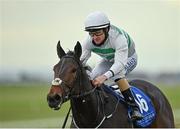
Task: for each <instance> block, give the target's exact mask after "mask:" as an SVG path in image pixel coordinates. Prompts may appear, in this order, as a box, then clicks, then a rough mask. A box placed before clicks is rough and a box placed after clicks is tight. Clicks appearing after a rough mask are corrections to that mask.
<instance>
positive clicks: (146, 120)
mask: <svg viewBox="0 0 180 129" xmlns="http://www.w3.org/2000/svg"><path fill="white" fill-rule="evenodd" d="M104 90H105V91H106V92H109V93H111V94H113V95H114V96H115V97H116V98H118V99H119V100H120V102H121V103H123V104H124V103H125V100H124V97H123V96H122V94H121V93H120V92H119V90H118V91H117V89H116V88H114V86H105V87H104ZM131 91H132V92H133V94H134V97H135V101H136V103H137V104H138V106H139V109H140V112H141V114H142V115H143V119H141V120H137V121H136V122H134V123H133V124H134V127H148V126H150V125H151V123H152V122H153V120H154V119H155V115H156V111H155V108H154V106H153V103H152V101H151V99H150V98H149V97H148V96H147V95H145V93H144V92H143V91H141V90H140V89H138V88H136V87H134V86H131ZM131 110H132V109H131V108H130V107H128V116H129V118H130V112H131Z"/></svg>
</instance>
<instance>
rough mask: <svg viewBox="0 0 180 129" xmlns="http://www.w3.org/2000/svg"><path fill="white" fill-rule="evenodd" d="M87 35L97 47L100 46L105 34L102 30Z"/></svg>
mask: <svg viewBox="0 0 180 129" xmlns="http://www.w3.org/2000/svg"><path fill="white" fill-rule="evenodd" d="M89 35H90V36H91V37H92V40H93V41H94V43H95V44H97V45H100V44H101V43H102V42H103V41H104V39H105V33H104V31H103V29H101V30H97V31H94V32H89Z"/></svg>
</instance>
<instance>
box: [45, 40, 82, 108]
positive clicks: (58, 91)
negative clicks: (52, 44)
mask: <svg viewBox="0 0 180 129" xmlns="http://www.w3.org/2000/svg"><path fill="white" fill-rule="evenodd" d="M81 53H82V48H81V45H80V43H79V42H77V44H76V46H75V47H74V52H72V51H69V52H68V53H67V54H66V53H65V51H64V50H63V48H62V47H61V45H60V42H58V44H57V54H58V57H59V58H60V61H59V62H58V63H57V64H56V65H55V66H54V68H53V70H54V80H53V81H52V86H51V89H50V91H49V93H48V95H47V101H48V104H49V107H51V108H54V109H59V108H60V106H61V104H62V103H63V102H66V101H67V100H68V99H69V96H70V94H71V93H72V92H73V90H74V89H75V88H74V85H75V84H76V83H77V80H78V78H79V77H78V72H79V71H80V65H81V63H80V56H81Z"/></svg>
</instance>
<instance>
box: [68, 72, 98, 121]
mask: <svg viewBox="0 0 180 129" xmlns="http://www.w3.org/2000/svg"><path fill="white" fill-rule="evenodd" d="M81 81H82V82H81V84H82V88H84V92H88V91H91V90H92V89H93V88H94V87H93V86H92V84H91V81H90V80H89V78H88V75H87V74H86V73H85V74H82V79H81ZM99 104H100V99H99V98H98V96H97V93H95V92H92V93H90V94H88V95H86V96H84V97H80V98H75V99H73V100H72V101H71V105H72V112H73V117H74V118H75V119H76V120H78V121H87V119H89V122H91V123H92V122H93V121H94V120H95V119H96V117H97V114H98V112H99V109H98V108H99V107H98V106H99Z"/></svg>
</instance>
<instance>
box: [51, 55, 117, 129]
mask: <svg viewBox="0 0 180 129" xmlns="http://www.w3.org/2000/svg"><path fill="white" fill-rule="evenodd" d="M62 58H71V59H73V60H74V61H75V62H76V63H77V64H78V67H79V68H78V69H77V73H76V76H75V81H76V82H78V86H79V87H80V86H82V80H81V79H82V75H81V74H82V73H83V70H82V64H80V62H79V60H77V59H76V58H75V57H73V56H69V55H68V56H67V55H66V56H64V57H62ZM78 73H79V75H78ZM75 81H74V82H75ZM52 85H55V86H60V87H61V88H62V90H63V91H64V93H65V96H64V97H63V98H62V99H63V102H65V100H69V99H73V98H82V97H84V96H87V95H90V94H92V93H94V92H95V91H96V88H97V87H94V88H92V89H90V90H87V91H85V92H82V93H80V94H67V92H66V91H65V87H67V88H68V89H69V92H70V93H71V91H72V90H73V89H74V87H72V86H71V84H70V85H69V84H68V83H67V82H66V81H64V80H61V79H60V78H55V79H54V80H53V81H52ZM102 92H104V91H102ZM96 93H98V95H96V97H97V99H98V107H97V108H98V111H97V115H96V118H95V120H94V122H93V124H96V123H97V121H98V120H99V119H100V118H99V115H100V111H101V110H100V105H102V113H103V114H102V119H101V120H100V121H99V123H98V124H97V126H96V127H95V128H98V127H100V126H101V125H102V123H103V122H104V121H105V119H108V118H110V117H112V116H113V114H114V113H115V111H116V109H117V105H118V101H119V100H117V104H116V105H115V109H114V111H113V112H112V113H111V114H110V115H106V114H105V106H104V104H105V103H104V102H105V101H103V97H102V96H103V95H104V94H103V93H102V94H100V93H99V92H96ZM61 97H62V96H61ZM63 102H62V103H63ZM62 103H61V104H62ZM70 110H71V106H70V108H69V111H68V113H67V115H66V118H65V121H64V124H63V127H62V128H65V126H66V123H67V119H68V116H69V114H70ZM73 123H74V125H75V126H76V128H79V127H78V125H77V124H76V121H75V120H74V118H73Z"/></svg>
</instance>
